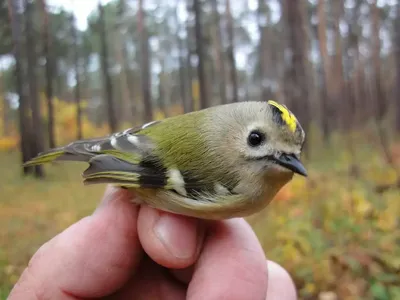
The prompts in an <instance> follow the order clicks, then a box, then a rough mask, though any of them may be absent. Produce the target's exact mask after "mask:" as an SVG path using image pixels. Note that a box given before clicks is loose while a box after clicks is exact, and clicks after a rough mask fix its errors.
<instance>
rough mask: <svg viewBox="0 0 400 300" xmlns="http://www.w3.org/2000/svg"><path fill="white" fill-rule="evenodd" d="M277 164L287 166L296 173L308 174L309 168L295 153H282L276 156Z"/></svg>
mask: <svg viewBox="0 0 400 300" xmlns="http://www.w3.org/2000/svg"><path fill="white" fill-rule="evenodd" d="M274 160H275V162H276V163H277V164H279V165H281V166H282V167H285V168H287V169H289V170H291V171H293V172H294V173H297V174H300V175H303V176H307V170H306V168H305V167H304V166H303V164H302V163H301V161H300V159H299V158H298V157H297V156H296V155H294V154H287V153H282V154H281V155H280V156H278V157H274Z"/></svg>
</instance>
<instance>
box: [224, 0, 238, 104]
mask: <svg viewBox="0 0 400 300" xmlns="http://www.w3.org/2000/svg"><path fill="white" fill-rule="evenodd" d="M226 21H227V25H226V26H227V33H228V50H227V53H228V61H229V77H230V87H231V94H232V102H238V101H239V97H238V80H237V73H236V60H235V50H234V49H235V45H234V34H233V18H232V13H231V1H230V0H226Z"/></svg>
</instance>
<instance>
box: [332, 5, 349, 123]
mask: <svg viewBox="0 0 400 300" xmlns="http://www.w3.org/2000/svg"><path fill="white" fill-rule="evenodd" d="M343 6H344V2H343V0H337V1H332V10H333V16H334V18H333V19H334V23H333V29H334V30H333V31H334V41H335V42H334V43H335V44H334V46H335V54H334V55H333V58H332V61H333V66H332V77H331V78H330V80H331V82H332V86H331V85H330V92H331V93H332V94H331V95H330V96H331V97H332V99H333V101H334V103H335V107H336V110H335V113H334V114H333V115H334V116H333V117H334V118H335V119H336V122H337V125H338V127H342V128H343V129H346V128H349V127H352V124H351V112H350V109H351V107H350V105H349V101H348V100H349V99H348V98H347V97H346V96H347V95H348V93H347V91H346V85H345V83H344V78H343V49H342V47H343V46H342V37H341V34H340V28H339V25H340V20H341V18H342V16H343V12H344V11H343V8H344V7H343ZM349 122H350V123H349Z"/></svg>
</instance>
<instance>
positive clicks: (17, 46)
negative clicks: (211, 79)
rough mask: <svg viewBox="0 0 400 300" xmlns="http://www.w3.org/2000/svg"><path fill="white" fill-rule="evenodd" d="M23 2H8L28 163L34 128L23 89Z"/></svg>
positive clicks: (21, 129)
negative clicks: (31, 135)
mask: <svg viewBox="0 0 400 300" xmlns="http://www.w3.org/2000/svg"><path fill="white" fill-rule="evenodd" d="M21 2H22V1H21V0H8V13H9V18H10V23H11V31H12V40H13V54H14V59H15V84H16V91H17V93H18V97H19V98H18V101H19V107H18V114H19V132H20V139H21V141H20V148H21V155H22V157H21V158H22V163H25V162H27V161H28V160H29V159H31V158H32V151H31V148H30V129H31V128H32V124H31V120H30V117H29V107H28V106H29V102H28V99H27V97H26V94H25V91H24V88H23V81H24V79H23V77H24V70H23V68H22V53H21V52H22V51H21V47H22V46H21V45H22V40H21V38H22V36H21V27H20V26H21V19H22V18H21V14H20V13H19V12H20V11H22V7H23V4H22V3H21ZM32 171H33V167H23V174H24V175H28V174H29V173H32Z"/></svg>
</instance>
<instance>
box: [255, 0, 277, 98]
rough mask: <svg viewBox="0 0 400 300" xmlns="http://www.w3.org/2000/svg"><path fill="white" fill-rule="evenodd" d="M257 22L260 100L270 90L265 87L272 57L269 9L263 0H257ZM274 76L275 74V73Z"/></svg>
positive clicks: (269, 73)
mask: <svg viewBox="0 0 400 300" xmlns="http://www.w3.org/2000/svg"><path fill="white" fill-rule="evenodd" d="M257 19H258V20H257V23H258V32H259V34H260V44H259V49H258V52H259V53H258V54H259V59H258V61H259V64H260V66H259V68H260V78H259V80H260V89H261V95H260V96H261V97H260V98H261V99H260V100H261V101H266V100H267V99H269V98H270V94H271V93H270V90H269V89H268V88H267V82H268V80H270V79H271V78H269V76H268V75H271V72H269V71H268V70H271V69H272V68H273V66H272V59H271V49H272V43H273V42H272V40H271V39H272V35H271V30H270V28H269V26H271V24H270V22H271V20H270V11H269V7H268V5H267V3H266V2H265V1H264V0H258V9H257ZM275 76H276V74H275Z"/></svg>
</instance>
